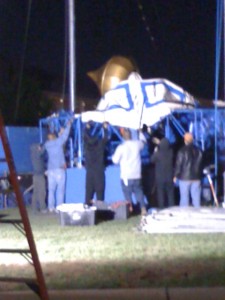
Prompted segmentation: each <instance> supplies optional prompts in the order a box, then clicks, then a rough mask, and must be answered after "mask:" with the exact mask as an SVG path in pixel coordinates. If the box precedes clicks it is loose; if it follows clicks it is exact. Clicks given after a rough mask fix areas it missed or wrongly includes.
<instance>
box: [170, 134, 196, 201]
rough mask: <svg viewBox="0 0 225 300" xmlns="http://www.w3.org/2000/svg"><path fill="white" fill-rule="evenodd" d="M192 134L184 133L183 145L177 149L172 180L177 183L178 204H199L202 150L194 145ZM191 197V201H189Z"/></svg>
mask: <svg viewBox="0 0 225 300" xmlns="http://www.w3.org/2000/svg"><path fill="white" fill-rule="evenodd" d="M193 141H194V139H193V135H192V134H191V133H190V132H186V133H185V134H184V146H183V147H182V148H181V149H180V150H179V151H178V153H177V157H176V162H175V171H174V178H173V180H174V182H177V180H178V183H179V190H180V206H183V207H184V206H189V205H190V204H192V206H194V207H200V205H201V175H202V151H201V150H200V149H199V148H198V147H197V146H195V145H194V143H193ZM190 197H191V200H192V201H191V203H190Z"/></svg>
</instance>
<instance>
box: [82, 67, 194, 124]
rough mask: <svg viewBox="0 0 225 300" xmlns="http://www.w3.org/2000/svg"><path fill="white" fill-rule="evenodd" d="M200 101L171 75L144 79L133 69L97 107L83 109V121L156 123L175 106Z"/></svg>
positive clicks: (180, 106) (189, 104) (191, 105)
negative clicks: (86, 110) (87, 109)
mask: <svg viewBox="0 0 225 300" xmlns="http://www.w3.org/2000/svg"><path fill="white" fill-rule="evenodd" d="M195 106H196V101H195V99H194V97H193V96H192V95H190V94H189V93H188V92H186V91H184V89H183V88H181V87H179V86H178V85H176V84H174V83H172V82H170V81H169V80H167V79H162V78H157V79H142V78H141V77H140V76H139V74H137V73H131V75H130V76H129V78H128V79H127V80H125V81H121V82H120V83H119V84H118V85H117V86H116V87H114V88H113V89H111V90H109V91H108V92H107V93H106V94H105V95H104V97H102V98H101V99H100V101H99V104H98V106H97V109H96V110H95V111H88V112H84V113H82V115H81V117H82V121H83V122H88V121H90V120H92V121H95V122H100V123H102V122H104V121H107V122H109V123H110V124H111V125H113V126H120V127H128V128H132V129H139V128H141V127H142V126H143V125H144V124H145V125H147V126H152V125H154V124H156V123H157V122H159V121H161V120H162V119H163V118H165V117H166V116H167V115H169V114H170V113H171V112H172V110H174V109H186V108H188V109H192V108H194V107H195Z"/></svg>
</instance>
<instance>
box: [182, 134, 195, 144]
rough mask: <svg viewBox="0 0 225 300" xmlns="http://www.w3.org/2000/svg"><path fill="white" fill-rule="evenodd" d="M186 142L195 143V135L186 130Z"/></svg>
mask: <svg viewBox="0 0 225 300" xmlns="http://www.w3.org/2000/svg"><path fill="white" fill-rule="evenodd" d="M184 143H185V145H189V144H192V143H193V135H192V134H191V133H190V132H186V133H185V134H184Z"/></svg>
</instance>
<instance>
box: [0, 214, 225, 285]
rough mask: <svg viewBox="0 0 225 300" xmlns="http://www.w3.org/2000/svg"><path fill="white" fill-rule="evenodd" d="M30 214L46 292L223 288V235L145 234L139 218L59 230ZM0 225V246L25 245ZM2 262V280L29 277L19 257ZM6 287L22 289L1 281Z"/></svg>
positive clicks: (55, 220) (48, 219) (48, 218)
mask: <svg viewBox="0 0 225 300" xmlns="http://www.w3.org/2000/svg"><path fill="white" fill-rule="evenodd" d="M1 212H2V213H9V214H10V217H16V216H19V214H18V211H17V209H10V210H8V211H5V210H4V211H1ZM28 213H29V218H30V223H31V226H32V230H33V235H34V239H35V243H36V247H37V250H38V254H39V259H40V262H41V265H42V268H43V272H44V276H45V280H46V283H47V287H48V288H49V289H75V288H137V287H161V286H168V287H178V286H181V287H187V286H223V285H224V278H225V235H224V234H215V233H211V234H154V235H153V234H146V233H142V232H139V231H138V230H137V225H138V224H139V222H140V217H139V216H135V217H130V218H129V219H128V220H125V221H118V220H114V221H105V222H101V223H99V224H98V225H95V226H86V227H79V226H64V227H63V226H61V225H60V221H59V217H58V216H57V215H49V214H37V215H33V214H32V213H31V212H29V209H28ZM0 226H1V234H0V245H1V246H0V248H24V247H26V245H27V243H26V239H25V238H24V236H23V235H22V234H21V233H20V232H19V231H17V230H16V229H15V228H14V227H13V226H12V225H6V224H1V225H0ZM0 262H1V265H0V276H7V275H8V276H10V275H11V276H12V275H13V276H16V275H17V276H32V273H33V268H32V267H31V266H30V265H29V264H28V263H27V262H26V260H25V259H24V258H23V257H21V256H20V255H18V254H7V255H6V254H2V253H0ZM10 288H14V289H15V288H21V285H18V284H11V283H10V284H6V283H4V284H3V283H0V290H4V289H10Z"/></svg>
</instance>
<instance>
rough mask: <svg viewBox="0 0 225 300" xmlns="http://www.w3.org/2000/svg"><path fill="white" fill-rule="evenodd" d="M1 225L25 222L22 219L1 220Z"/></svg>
mask: <svg viewBox="0 0 225 300" xmlns="http://www.w3.org/2000/svg"><path fill="white" fill-rule="evenodd" d="M0 223H6V224H21V223H23V221H22V220H21V219H4V220H2V219H0Z"/></svg>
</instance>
